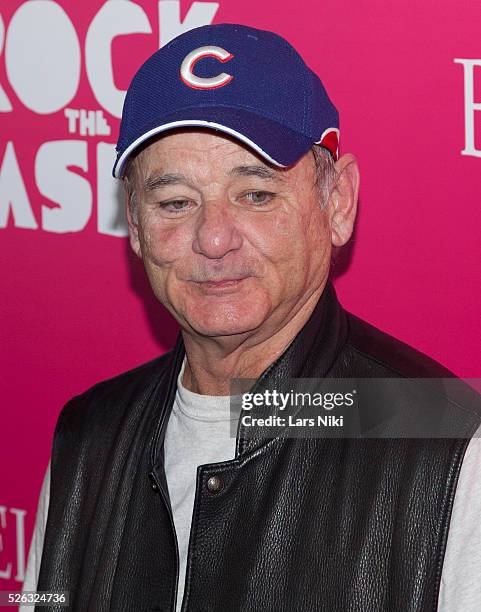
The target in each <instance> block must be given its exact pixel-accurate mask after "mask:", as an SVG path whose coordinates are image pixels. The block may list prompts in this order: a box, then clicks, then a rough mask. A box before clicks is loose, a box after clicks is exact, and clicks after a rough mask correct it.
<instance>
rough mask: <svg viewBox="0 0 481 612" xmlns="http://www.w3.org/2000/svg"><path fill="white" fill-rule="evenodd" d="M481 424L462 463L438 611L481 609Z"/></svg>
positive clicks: (469, 611)
mask: <svg viewBox="0 0 481 612" xmlns="http://www.w3.org/2000/svg"><path fill="white" fill-rule="evenodd" d="M480 436H481V427H480V428H479V429H478V430H477V432H476V433H475V436H474V437H473V438H472V440H471V441H470V442H469V444H468V448H467V449H466V454H465V456H464V461H463V463H462V465H461V471H460V474H459V481H458V486H457V489H456V495H455V497H454V505H453V512H452V516H451V525H450V527H449V531H448V541H447V545H446V555H445V557H444V565H443V571H442V574H441V587H440V591H439V601H438V612H479V611H480V610H481V438H480Z"/></svg>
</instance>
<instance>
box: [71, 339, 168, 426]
mask: <svg viewBox="0 0 481 612" xmlns="http://www.w3.org/2000/svg"><path fill="white" fill-rule="evenodd" d="M172 353H173V350H170V351H167V352H166V353H164V354H163V355H160V356H159V357H156V358H154V359H151V360H150V361H147V362H145V363H142V364H140V365H138V366H136V367H134V368H132V369H130V370H127V371H125V372H122V373H120V374H117V375H116V376H113V377H111V378H108V379H105V380H101V381H99V382H97V383H95V384H94V385H92V386H91V387H89V388H88V389H87V390H86V391H84V392H83V393H80V394H79V395H76V396H75V397H73V398H72V399H70V400H69V401H68V402H67V403H66V404H65V406H64V407H63V409H62V411H61V413H60V416H59V422H60V421H62V420H63V421H64V420H65V419H68V418H69V419H70V420H72V419H74V420H75V419H81V420H85V419H87V418H88V417H89V415H94V414H97V415H99V417H100V418H104V416H106V414H107V413H109V412H110V413H111V414H112V415H114V414H120V413H122V412H123V411H124V410H125V409H128V408H129V406H133V405H135V404H137V403H139V402H142V401H143V400H145V399H147V397H148V396H149V395H150V394H151V392H152V391H153V389H154V387H155V386H156V385H157V384H161V383H162V379H163V378H164V377H165V376H166V374H167V372H168V371H169V370H170V363H171V357H172ZM101 413H104V416H100V415H101Z"/></svg>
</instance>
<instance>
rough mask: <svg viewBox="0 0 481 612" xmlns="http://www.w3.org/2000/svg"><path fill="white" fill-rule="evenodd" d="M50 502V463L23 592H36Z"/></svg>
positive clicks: (23, 608) (36, 517)
mask: <svg viewBox="0 0 481 612" xmlns="http://www.w3.org/2000/svg"><path fill="white" fill-rule="evenodd" d="M49 500H50V461H49V462H48V466H47V469H46V471H45V476H44V478H43V483H42V488H41V490H40V496H39V499H38V506H37V514H36V516H35V527H34V530H33V536H32V541H31V544H30V550H29V553H28V561H27V568H26V570H25V580H24V582H23V587H22V591H36V590H37V582H38V575H39V572H40V562H41V560H42V549H43V540H44V536H45V527H46V525H47V515H48V504H49ZM18 610H19V612H24V611H25V612H27V611H30V612H31V610H32V606H20V607H19V609H18Z"/></svg>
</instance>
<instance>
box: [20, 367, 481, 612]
mask: <svg viewBox="0 0 481 612" xmlns="http://www.w3.org/2000/svg"><path fill="white" fill-rule="evenodd" d="M184 365H185V360H184V364H183V365H182V370H181V372H180V374H179V378H178V386H177V393H176V397H175V402H174V405H173V408H172V414H171V417H170V418H169V422H168V425H167V431H166V438H165V447H164V460H165V468H166V477H167V485H168V487H169V495H170V498H171V504H172V509H173V515H174V524H175V530H176V534H177V541H178V545H179V557H180V574H179V588H178V594H177V612H178V611H179V610H180V608H181V605H182V597H183V592H184V581H185V571H186V563H187V552H188V544H189V535H190V525H191V520H192V510H193V505H194V497H195V489H196V477H197V467H198V466H199V465H204V464H207V463H217V462H220V461H226V460H229V459H233V458H234V456H235V443H236V440H235V437H234V436H232V437H231V435H230V409H229V404H230V402H229V396H210V395H199V394H197V393H193V392H192V391H189V390H188V389H186V388H185V387H184V386H183V385H182V380H181V377H182V374H183V370H184ZM480 437H481V427H480V428H479V429H478V431H477V432H476V435H475V437H473V439H472V440H471V441H470V443H469V445H468V448H467V450H466V455H465V457H464V461H463V464H462V466H461V473H460V476H459V482H458V486H457V489H456V496H455V499H454V505H453V513H452V517H451V525H450V528H449V532H448V541H447V546H446V555H445V559H444V565H443V571H442V575H441V588H440V592H439V601H438V612H479V611H480V610H481V439H480ZM49 494H50V463H49V465H48V467H47V471H46V473H45V477H44V480H43V484H42V489H41V492H40V498H39V503H38V509H37V515H36V521H35V529H34V533H33V538H32V543H31V545H30V551H29V555H28V563H27V569H26V574H25V582H24V584H23V590H24V591H35V590H36V585H37V581H38V574H39V570H40V561H41V556H42V547H43V539H44V533H45V525H46V522H47V512H48V503H49ZM27 610H31V607H27V606H20V608H19V611H20V612H22V611H27Z"/></svg>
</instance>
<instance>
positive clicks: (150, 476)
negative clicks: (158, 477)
mask: <svg viewBox="0 0 481 612" xmlns="http://www.w3.org/2000/svg"><path fill="white" fill-rule="evenodd" d="M149 480H150V482H151V486H152V489H153V490H154V491H158V490H159V487H158V486H157V483H156V482H155V476H154V475H153V474H152V472H149Z"/></svg>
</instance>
